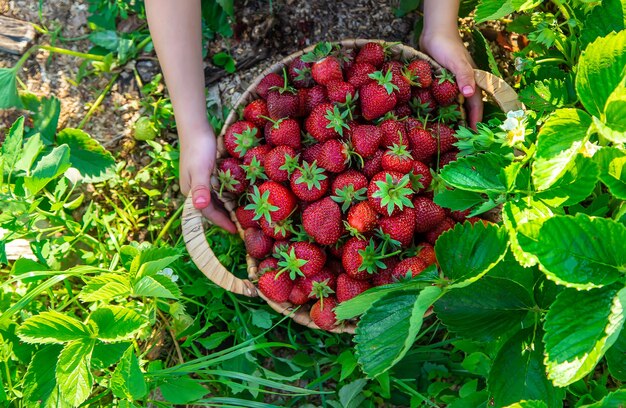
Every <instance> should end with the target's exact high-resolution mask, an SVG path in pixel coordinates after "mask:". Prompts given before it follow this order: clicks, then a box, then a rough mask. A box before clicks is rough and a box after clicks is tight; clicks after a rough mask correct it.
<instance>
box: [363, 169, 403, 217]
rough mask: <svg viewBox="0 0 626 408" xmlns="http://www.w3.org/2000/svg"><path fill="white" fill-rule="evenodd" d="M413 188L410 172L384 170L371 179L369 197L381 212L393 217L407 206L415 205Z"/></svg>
mask: <svg viewBox="0 0 626 408" xmlns="http://www.w3.org/2000/svg"><path fill="white" fill-rule="evenodd" d="M412 197H413V189H412V188H411V185H410V178H409V175H408V174H402V173H397V172H394V171H382V172H380V173H378V174H376V175H375V176H374V177H372V179H371V180H370V184H369V186H368V188H367V199H368V201H369V203H370V204H371V205H372V207H373V208H374V209H375V210H376V211H378V212H379V213H380V214H382V215H385V216H389V217H391V216H392V215H396V214H398V213H399V212H400V211H402V210H403V209H404V208H405V207H410V208H412V207H413V203H412V202H411V198H412Z"/></svg>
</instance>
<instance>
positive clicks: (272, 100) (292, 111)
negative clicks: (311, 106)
mask: <svg viewBox="0 0 626 408" xmlns="http://www.w3.org/2000/svg"><path fill="white" fill-rule="evenodd" d="M299 109H300V98H299V97H298V94H297V93H296V92H295V91H294V90H293V89H292V88H288V89H287V90H283V88H281V89H280V90H275V91H270V93H269V94H268V95H267V111H268V113H269V117H270V118H272V119H274V120H278V119H281V118H286V117H295V116H297V115H298V111H299Z"/></svg>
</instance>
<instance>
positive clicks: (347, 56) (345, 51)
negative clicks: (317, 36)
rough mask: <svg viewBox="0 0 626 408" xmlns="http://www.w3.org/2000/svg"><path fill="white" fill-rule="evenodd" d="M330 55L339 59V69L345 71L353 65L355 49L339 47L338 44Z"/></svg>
mask: <svg viewBox="0 0 626 408" xmlns="http://www.w3.org/2000/svg"><path fill="white" fill-rule="evenodd" d="M331 55H332V56H333V57H335V58H337V60H338V61H339V63H340V64H341V69H342V70H343V71H344V72H346V71H348V70H349V69H350V68H352V66H353V65H354V60H355V58H356V50H355V49H354V48H347V47H341V46H339V45H338V44H337V45H335V48H334V49H333V51H332V52H331Z"/></svg>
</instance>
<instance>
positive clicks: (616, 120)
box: [593, 73, 626, 143]
mask: <svg viewBox="0 0 626 408" xmlns="http://www.w3.org/2000/svg"><path fill="white" fill-rule="evenodd" d="M593 123H594V125H595V126H596V129H597V130H598V132H599V133H600V134H601V135H602V136H603V137H605V138H606V139H608V140H610V141H611V142H613V143H625V142H626V73H625V76H624V78H623V79H622V82H621V83H620V84H619V85H618V86H617V88H615V90H614V91H613V93H611V95H609V97H608V99H607V101H606V105H605V106H604V113H603V115H602V120H600V119H598V118H596V117H594V118H593Z"/></svg>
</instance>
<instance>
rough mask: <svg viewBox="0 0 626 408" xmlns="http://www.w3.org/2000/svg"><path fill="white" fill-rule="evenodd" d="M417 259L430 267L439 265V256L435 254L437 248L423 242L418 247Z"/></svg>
mask: <svg viewBox="0 0 626 408" xmlns="http://www.w3.org/2000/svg"><path fill="white" fill-rule="evenodd" d="M417 257H418V258H421V259H422V261H424V263H425V264H426V265H428V266H430V265H432V264H439V263H438V262H437V255H436V254H435V248H434V247H433V246H432V245H431V244H429V243H428V242H422V243H421V244H419V245H418V247H417Z"/></svg>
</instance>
